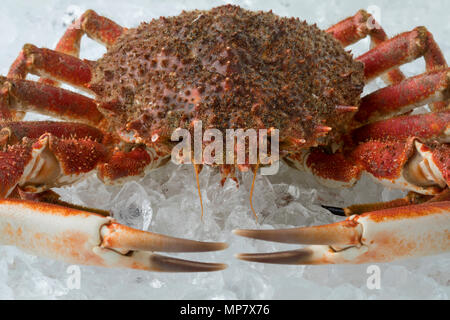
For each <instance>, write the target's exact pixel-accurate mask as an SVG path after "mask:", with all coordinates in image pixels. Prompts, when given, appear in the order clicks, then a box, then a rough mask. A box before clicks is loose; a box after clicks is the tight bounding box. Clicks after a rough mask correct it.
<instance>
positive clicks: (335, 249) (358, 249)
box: [234, 202, 450, 265]
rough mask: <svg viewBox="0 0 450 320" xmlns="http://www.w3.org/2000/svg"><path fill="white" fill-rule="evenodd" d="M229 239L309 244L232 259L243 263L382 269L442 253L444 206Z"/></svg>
mask: <svg viewBox="0 0 450 320" xmlns="http://www.w3.org/2000/svg"><path fill="white" fill-rule="evenodd" d="M234 233H235V234H237V235H240V236H244V237H248V238H253V239H259V240H267V241H276V242H282V243H291V244H292V243H295V244H312V246H310V247H306V248H304V249H300V250H294V251H286V252H278V253H269V254H240V255H238V258H239V259H242V260H246V261H252V262H263V263H274V264H294V265H295V264H306V265H317V264H364V263H384V262H390V261H393V260H398V259H405V258H412V257H421V256H428V255H436V254H440V253H444V252H448V251H449V250H450V202H439V203H428V204H422V205H416V206H409V207H401V208H393V209H387V210H381V211H376V212H371V213H367V214H364V215H361V216H353V217H350V218H348V219H347V220H345V221H343V222H340V223H336V224H331V225H326V226H320V227H309V228H299V229H292V230H235V231H234Z"/></svg>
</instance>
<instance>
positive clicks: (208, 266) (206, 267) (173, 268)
mask: <svg viewBox="0 0 450 320" xmlns="http://www.w3.org/2000/svg"><path fill="white" fill-rule="evenodd" d="M150 264H151V265H152V268H153V269H154V270H157V271H161V272H175V273H177V272H186V273H188V272H214V271H222V270H225V269H226V268H228V265H227V264H223V263H206V262H197V261H190V260H183V259H176V258H171V257H166V256H161V255H157V254H154V255H152V256H151V257H150Z"/></svg>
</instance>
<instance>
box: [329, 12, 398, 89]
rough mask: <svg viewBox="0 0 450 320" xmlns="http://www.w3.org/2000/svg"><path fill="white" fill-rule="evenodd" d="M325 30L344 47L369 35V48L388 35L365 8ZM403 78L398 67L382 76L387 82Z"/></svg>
mask: <svg viewBox="0 0 450 320" xmlns="http://www.w3.org/2000/svg"><path fill="white" fill-rule="evenodd" d="M327 32H328V33H330V34H331V35H333V36H334V37H335V38H336V39H337V40H338V41H340V42H341V43H342V45H343V46H344V47H347V46H349V45H352V44H354V43H356V42H358V41H359V40H362V39H364V38H365V37H367V36H370V39H371V48H374V47H376V46H377V45H379V44H380V43H382V42H383V41H386V40H388V36H387V34H386V32H384V30H383V28H382V27H381V26H380V25H379V24H378V22H376V21H375V19H374V17H373V16H372V15H371V14H369V13H368V12H366V11H365V10H360V11H358V12H357V13H356V14H355V15H354V16H352V17H349V18H347V19H345V20H343V21H341V22H339V23H337V24H336V25H334V26H332V27H331V28H329V29H328V30H327ZM404 79H405V76H404V74H403V73H402V72H401V71H400V70H399V69H398V68H395V69H393V70H391V71H389V72H388V73H387V77H385V78H384V80H385V81H386V83H387V84H395V83H399V82H401V81H402V80H404Z"/></svg>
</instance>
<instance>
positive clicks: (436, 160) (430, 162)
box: [303, 138, 450, 195]
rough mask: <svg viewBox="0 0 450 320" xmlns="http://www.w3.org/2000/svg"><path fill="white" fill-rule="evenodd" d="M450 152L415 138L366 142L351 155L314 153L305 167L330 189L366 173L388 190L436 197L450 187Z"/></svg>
mask: <svg viewBox="0 0 450 320" xmlns="http://www.w3.org/2000/svg"><path fill="white" fill-rule="evenodd" d="M449 161H450V149H449V146H448V145H446V144H441V145H437V146H433V147H432V148H431V147H428V146H427V145H424V144H422V143H420V142H419V141H418V140H416V139H414V138H410V139H409V140H408V141H406V142H402V141H367V142H364V143H362V144H360V145H359V146H358V147H356V148H355V149H354V150H353V151H352V152H351V153H349V154H345V155H344V154H343V153H336V154H327V153H325V152H323V151H321V150H320V149H315V150H312V151H311V153H310V154H309V155H307V156H306V157H305V162H304V164H303V165H304V167H305V168H306V169H307V170H309V171H311V173H312V174H314V175H315V176H316V177H317V178H318V179H319V180H320V181H321V182H322V183H323V184H324V185H327V186H329V187H351V186H353V185H354V184H355V183H356V182H357V181H358V179H359V178H360V176H361V174H362V173H363V172H366V173H368V174H369V175H371V176H372V177H373V178H374V179H375V180H376V181H377V182H380V183H382V184H384V185H386V186H388V187H391V188H396V189H402V190H410V191H414V192H417V193H420V194H424V195H436V194H438V193H440V192H441V191H442V189H443V188H445V187H446V186H448V185H450V179H449V174H450V173H449V171H450V170H449Z"/></svg>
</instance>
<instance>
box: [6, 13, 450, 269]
mask: <svg viewBox="0 0 450 320" xmlns="http://www.w3.org/2000/svg"><path fill="white" fill-rule="evenodd" d="M369 22H371V23H369ZM83 35H87V36H88V37H90V38H92V39H94V40H96V41H98V42H100V43H101V44H104V45H105V46H106V47H107V53H106V54H105V55H104V56H103V57H102V58H101V59H99V60H98V61H87V60H81V59H79V58H78V56H79V48H80V41H81V38H82V37H83ZM367 36H370V37H371V39H372V41H373V48H372V49H371V50H370V51H369V52H367V53H366V54H364V55H363V56H361V57H359V58H356V59H354V58H353V57H352V56H351V55H350V54H349V53H348V52H346V51H345V49H344V48H345V47H346V46H348V45H350V44H352V43H355V42H357V41H359V40H361V39H363V38H365V37H367ZM419 57H424V58H425V61H426V68H427V70H426V73H424V74H422V75H419V76H416V77H413V78H409V79H405V76H404V75H403V74H402V72H401V71H400V70H399V69H398V67H399V66H400V65H402V64H404V63H407V62H410V61H412V60H414V59H417V58H419ZM28 74H34V75H37V76H40V77H41V79H40V80H39V81H30V80H26V77H27V75H28ZM378 76H383V78H384V79H385V81H386V82H387V83H388V86H387V87H386V88H383V89H380V90H378V91H376V92H374V93H372V94H369V95H367V96H365V97H362V98H361V94H362V91H363V88H364V85H365V83H367V82H369V81H371V80H373V79H374V78H376V77H378ZM60 82H64V83H67V84H70V85H72V86H74V87H76V88H79V89H81V90H84V91H87V92H88V93H89V94H91V95H92V96H94V98H91V97H88V96H86V95H81V94H78V93H75V92H72V91H68V90H65V89H62V88H60V87H59V84H60ZM449 83H450V69H448V67H447V64H446V62H445V59H444V57H443V55H442V53H441V51H440V50H439V48H438V46H437V44H436V43H435V41H434V40H433V36H432V35H431V34H430V33H429V32H428V31H427V30H426V29H425V28H423V27H419V28H416V29H414V30H413V31H411V32H407V33H403V34H400V35H398V36H396V37H394V38H391V39H388V37H387V36H386V34H385V32H384V31H383V29H382V28H381V27H380V26H378V25H377V24H376V22H375V21H374V20H373V18H372V17H371V16H370V15H369V14H367V13H366V12H364V11H359V12H358V13H357V14H356V15H355V16H353V17H350V18H348V19H346V20H344V21H342V22H340V23H338V24H337V25H335V26H333V27H331V28H330V29H328V30H327V31H322V30H319V29H318V28H317V27H316V26H310V25H308V24H306V23H305V22H301V21H299V20H298V19H293V18H292V19H288V18H280V17H278V16H276V15H274V14H272V13H265V12H250V11H246V10H243V9H241V8H239V7H237V6H231V5H227V6H222V7H218V8H214V9H212V10H209V11H191V12H183V13H182V14H180V15H179V16H176V17H170V18H164V17H162V18H160V19H155V20H153V21H151V22H149V23H143V24H141V25H140V26H139V27H138V28H134V29H127V28H123V27H121V26H119V25H117V24H116V23H114V22H113V21H111V20H109V19H107V18H105V17H102V16H99V15H98V14H97V13H95V12H94V11H92V10H89V11H87V12H86V13H84V14H83V15H82V16H81V17H80V18H79V19H78V20H76V21H75V22H74V23H73V24H72V25H71V26H70V27H69V28H68V30H67V31H66V32H65V34H64V35H63V37H62V38H61V40H60V41H59V43H58V45H57V47H56V49H55V50H50V49H45V48H38V47H36V46H34V45H30V44H27V45H25V46H24V47H23V50H22V51H21V52H20V54H19V56H18V58H17V59H16V61H15V62H14V63H13V65H12V66H11V69H10V71H9V73H8V75H7V77H1V78H0V88H1V91H0V113H1V117H2V119H3V121H2V123H1V132H0V141H1V144H2V151H1V152H0V181H1V189H0V197H1V198H2V199H4V200H1V201H0V242H1V243H3V244H10V245H15V246H18V247H21V248H23V249H25V250H28V251H31V252H32V253H35V254H39V255H44V256H48V257H50V258H55V259H59V260H64V261H68V262H72V263H79V264H89V265H100V266H106V267H128V268H137V269H145V270H155V271H191V272H195V271H216V270H221V269H223V268H224V267H225V265H222V264H208V263H199V262H191V261H185V260H178V259H172V258H168V257H164V256H160V255H157V254H153V253H149V252H146V251H152V252H153V251H167V252H182V251H188V252H193V251H212V250H221V249H224V248H225V247H226V245H225V244H223V243H205V242H196V241H190V240H184V239H176V238H171V237H167V236H163V235H157V234H153V233H150V232H144V231H140V230H134V229H131V228H129V227H127V226H124V225H121V224H119V223H117V222H115V221H114V219H112V218H111V217H109V216H108V213H107V212H103V211H101V210H96V209H90V208H82V207H78V206H75V205H72V204H69V203H65V202H63V201H61V200H59V197H58V195H57V194H55V193H54V192H53V191H51V190H50V188H52V187H60V186H63V185H67V184H71V183H74V182H75V181H78V180H80V179H82V178H83V177H84V176H85V175H86V174H88V173H90V172H92V171H93V170H96V171H97V172H98V176H99V178H100V179H101V180H103V181H104V182H105V183H110V184H112V183H121V182H123V181H125V180H126V179H129V178H136V177H139V176H142V175H144V174H145V173H146V172H148V171H150V170H152V169H154V168H157V167H160V166H162V165H164V164H165V163H166V162H167V161H168V160H169V158H170V153H171V150H172V148H173V147H174V142H173V141H171V139H170V137H171V134H172V132H173V131H174V130H175V129H177V128H186V129H188V130H192V124H193V122H194V121H197V120H201V121H202V122H203V124H204V125H205V124H206V125H205V127H207V128H218V129H219V130H221V131H224V130H225V129H228V128H244V129H248V128H255V129H260V128H266V129H270V128H276V129H279V131H280V154H279V157H280V158H281V159H283V160H285V161H286V162H287V163H288V164H290V165H291V166H293V167H294V168H298V169H302V170H308V171H310V172H312V173H313V174H314V175H315V176H317V177H319V179H320V180H321V181H323V182H325V183H327V184H328V185H331V186H334V187H350V186H352V185H353V184H354V183H355V182H356V181H357V180H358V178H359V177H360V175H361V174H362V173H363V172H366V173H368V174H370V175H372V176H373V177H375V178H376V179H377V180H379V181H380V182H382V183H384V184H387V185H388V186H391V187H399V188H402V189H405V190H410V191H411V193H410V194H409V195H408V197H406V198H404V199H399V200H397V201H394V202H391V203H384V204H382V203H380V204H370V205H359V206H353V207H350V208H347V209H345V212H346V213H347V214H348V215H352V216H351V217H350V218H349V219H347V220H346V221H344V222H341V223H337V224H334V225H328V226H322V227H312V228H301V229H294V230H281V231H280V230H272V231H265V230H254V231H252V230H236V231H235V232H236V233H237V234H239V235H242V236H247V237H251V238H257V239H263V240H271V241H281V242H287V243H297V244H312V245H315V246H312V247H310V248H307V249H302V250H296V251H292V252H283V253H275V254H253V255H252V254H243V255H240V256H239V258H241V259H244V260H250V261H259V262H269V263H290V264H295V263H299V264H303V263H307V264H319V263H364V262H372V261H373V262H383V261H390V260H393V259H399V258H405V257H410V256H416V255H417V256H418V255H431V254H437V253H440V252H445V251H448V250H449V249H450V243H449V239H450V237H449V226H450V202H448V200H449V192H448V186H449V181H450V171H449V165H450V157H449V150H450V148H449V145H448V143H449V120H450V113H449V110H448V99H449V97H450V94H449V93H450V89H449ZM425 104H430V106H431V109H432V112H431V113H428V114H423V115H409V113H410V112H411V111H412V110H413V109H414V108H416V107H419V106H422V105H425ZM27 111H35V112H40V113H44V114H48V115H52V116H54V117H58V118H61V119H64V120H68V121H71V122H49V121H45V122H23V121H21V119H22V117H23V115H24V113H25V112H27ZM194 167H195V169H196V173H198V170H199V169H201V163H196V164H194ZM218 167H219V168H220V170H221V172H222V175H223V178H224V179H226V178H234V173H235V170H241V171H245V170H253V171H254V172H255V174H256V171H257V170H258V168H259V164H258V163H257V164H253V163H244V164H239V165H238V164H235V165H234V164H231V165H229V164H228V165H218Z"/></svg>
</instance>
